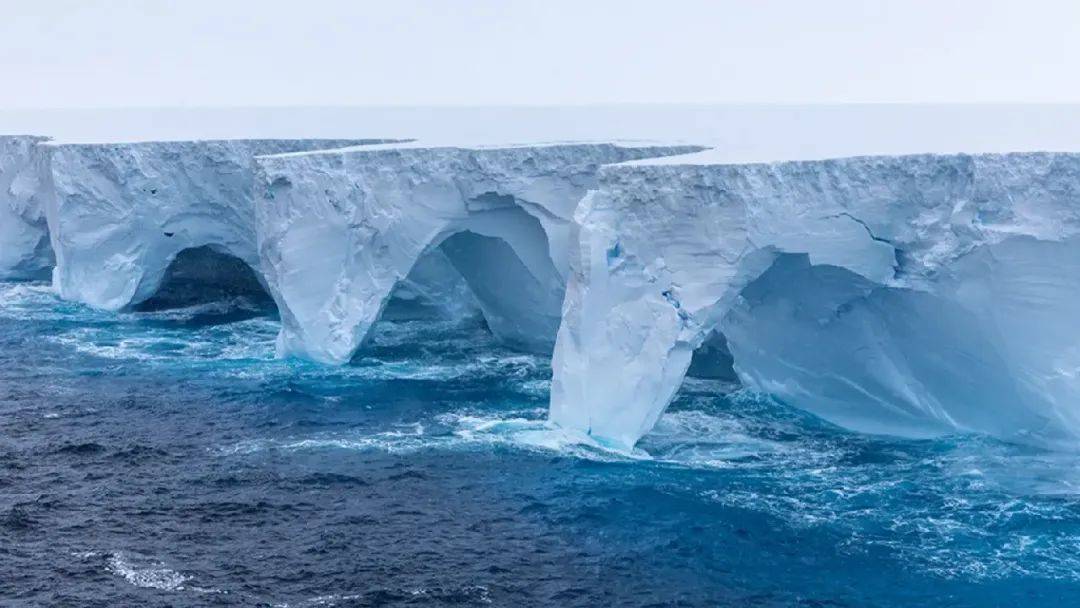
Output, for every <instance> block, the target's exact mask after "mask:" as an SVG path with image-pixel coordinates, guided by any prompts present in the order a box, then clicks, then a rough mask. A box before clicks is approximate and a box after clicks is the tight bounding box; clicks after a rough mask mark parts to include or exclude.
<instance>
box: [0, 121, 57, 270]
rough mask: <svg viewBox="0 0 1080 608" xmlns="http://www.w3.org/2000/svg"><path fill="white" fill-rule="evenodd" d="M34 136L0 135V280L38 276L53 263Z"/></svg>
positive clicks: (39, 157) (41, 139) (38, 157)
mask: <svg viewBox="0 0 1080 608" xmlns="http://www.w3.org/2000/svg"><path fill="white" fill-rule="evenodd" d="M46 139H47V138H45V137H39V136H34V135H9V136H0V280H11V279H40V278H42V277H43V276H45V275H47V273H48V270H49V269H50V268H51V267H52V264H53V255H52V249H51V248H50V247H49V233H48V227H47V226H46V222H45V213H44V209H43V204H42V192H41V184H40V180H39V179H38V176H39V171H40V165H41V163H42V161H43V158H42V151H41V149H40V147H39V146H38V144H39V143H41V142H43V141H45V140H46Z"/></svg>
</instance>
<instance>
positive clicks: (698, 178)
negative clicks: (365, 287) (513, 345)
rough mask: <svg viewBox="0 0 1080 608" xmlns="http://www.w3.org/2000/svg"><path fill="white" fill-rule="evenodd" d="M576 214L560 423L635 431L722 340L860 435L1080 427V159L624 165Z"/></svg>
mask: <svg viewBox="0 0 1080 608" xmlns="http://www.w3.org/2000/svg"><path fill="white" fill-rule="evenodd" d="M574 219H575V222H576V223H577V225H578V226H579V229H578V236H577V238H576V239H575V240H574V241H573V242H572V243H571V253H570V257H569V267H570V272H569V283H568V286H567V292H566V299H565V303H564V306H563V313H562V322H561V325H560V328H559V331H558V337H557V341H556V346H555V351H554V355H553V360H552V368H553V382H552V391H551V406H550V418H551V420H552V421H553V423H555V424H556V425H558V426H561V427H563V428H565V429H568V430H571V431H574V432H581V433H586V434H588V435H590V436H592V437H593V438H594V439H596V440H599V441H601V442H605V443H608V444H611V445H614V446H618V447H621V448H629V447H631V446H633V445H634V444H635V443H636V442H637V440H638V439H639V438H640V437H641V436H643V435H644V434H645V433H647V432H648V431H649V430H650V429H651V428H652V427H653V425H654V424H655V423H656V422H657V420H658V419H659V418H660V416H661V415H662V414H663V412H664V410H665V408H667V406H668V405H669V404H670V402H671V401H672V399H673V398H674V396H675V394H676V392H677V391H678V389H679V386H680V384H681V382H682V380H683V377H684V376H685V374H686V372H687V368H688V367H689V366H690V362H691V357H692V355H693V353H694V352H695V350H697V349H699V348H700V347H701V346H702V345H703V344H704V343H705V342H706V340H710V336H718V335H719V336H722V337H723V341H724V342H726V346H727V349H728V351H729V353H730V356H731V358H732V359H733V370H734V372H735V373H736V375H737V376H738V378H739V380H740V381H741V382H742V384H743V385H744V386H746V387H747V388H749V389H752V390H758V391H762V392H765V393H769V394H771V395H773V396H775V397H777V398H779V399H781V400H783V401H785V402H787V403H789V404H791V405H794V406H796V407H799V408H803V409H805V410H808V411H810V412H813V413H814V414H816V415H818V416H820V417H821V418H823V419H825V420H827V421H830V422H833V423H836V424H838V425H840V426H843V427H846V428H849V429H853V430H856V431H862V432H869V433H882V434H892V435H900V436H908V437H929V436H936V435H941V434H947V433H953V432H969V431H972V432H980V433H987V434H990V435H993V436H997V437H1002V438H1006V439H1010V440H1017V441H1023V442H1035V443H1039V444H1051V445H1068V446H1075V444H1076V443H1075V442H1076V440H1077V438H1078V437H1080V315H1077V314H1076V304H1075V303H1076V302H1077V301H1080V155H1075V154H1066V153H1016V154H986V155H964V154H959V155H915V156H894V157H856V158H845V159H836V160H823V161H801V162H778V163H763V164H715V163H712V162H710V161H709V159H708V157H707V156H705V155H691V156H685V157H675V158H666V159H660V160H648V161H638V162H630V163H623V164H618V165H612V166H607V167H603V168H601V169H600V171H599V175H598V185H597V187H596V188H595V189H593V190H592V191H590V192H589V193H588V194H587V195H586V196H585V197H584V199H583V200H582V202H581V204H580V205H579V207H578V209H577V211H576V213H575V216H574ZM710 341H715V338H712V339H711V340H710Z"/></svg>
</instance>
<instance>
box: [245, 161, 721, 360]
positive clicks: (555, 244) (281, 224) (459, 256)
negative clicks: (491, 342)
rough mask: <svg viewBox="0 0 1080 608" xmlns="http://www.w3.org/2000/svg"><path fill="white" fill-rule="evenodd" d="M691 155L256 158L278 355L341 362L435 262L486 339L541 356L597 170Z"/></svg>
mask: <svg viewBox="0 0 1080 608" xmlns="http://www.w3.org/2000/svg"><path fill="white" fill-rule="evenodd" d="M700 149H701V148H700V147H689V146H675V147H648V146H640V147H626V146H616V145H612V144H567V145H548V146H528V147H490V148H461V147H434V148H428V147H423V146H418V145H404V146H390V147H385V146H383V147H378V148H377V149H364V148H357V149H350V150H341V151H332V152H313V153H306V154H285V155H277V156H265V157H260V158H258V159H257V161H256V165H257V169H256V196H257V197H258V198H259V199H260V200H259V201H258V204H257V205H256V207H257V211H258V213H257V220H256V221H257V224H258V231H257V232H258V235H259V253H260V256H261V263H262V270H263V273H264V275H265V277H266V279H267V284H268V286H269V289H270V292H271V294H272V295H273V296H274V299H275V300H276V302H277V305H278V310H279V312H280V314H281V320H282V330H281V334H280V336H279V340H278V350H279V354H281V355H283V356H285V355H297V356H302V357H306V358H310V359H313V360H315V361H320V362H325V363H333V364H341V363H345V362H347V361H349V359H350V358H351V357H352V356H353V354H354V353H355V352H356V350H357V349H358V348H359V347H360V346H361V345H362V343H363V341H364V339H365V337H366V336H367V334H368V330H369V329H370V327H371V325H372V323H374V322H375V321H376V320H377V319H378V318H379V315H380V314H381V313H382V311H383V309H384V307H385V305H386V303H387V301H388V300H389V298H390V296H391V295H392V293H393V292H394V290H395V288H397V287H398V285H399V283H400V282H401V281H403V280H404V279H405V278H406V277H407V276H409V274H410V272H411V271H412V270H413V268H414V266H415V265H416V264H417V262H418V260H421V259H422V258H424V257H425V256H427V255H430V254H431V253H432V252H435V251H439V252H441V254H442V255H444V256H446V257H447V258H448V259H449V260H450V262H451V263H452V264H453V266H454V267H455V268H457V270H458V271H459V272H460V273H461V275H463V276H464V278H465V281H466V282H467V283H468V285H469V287H470V289H471V291H472V292H473V294H474V295H475V296H476V300H477V302H478V303H479V306H480V309H481V311H482V313H483V315H484V318H485V320H486V321H487V323H488V326H489V327H490V328H491V330H492V331H493V332H494V333H495V335H496V336H498V337H499V338H500V339H501V340H503V341H504V342H505V343H507V344H510V345H511V346H515V347H518V348H520V349H522V350H528V351H536V352H550V351H551V348H552V347H553V344H554V339H555V334H556V331H557V327H558V323H559V319H560V314H561V308H562V301H563V293H564V290H565V284H566V276H567V264H568V259H567V254H568V253H569V244H570V242H571V241H572V240H573V234H572V233H573V230H574V226H573V223H572V221H571V218H572V216H573V213H574V209H575V207H576V206H577V204H578V202H579V201H580V200H581V198H582V196H583V195H584V194H585V192H586V191H588V190H589V189H590V188H593V187H595V186H596V173H597V171H598V170H599V168H600V167H601V166H602V165H604V164H608V163H617V162H622V161H626V160H632V159H636V158H643V157H647V156H657V155H663V154H680V153H686V152H689V151H694V150H700Z"/></svg>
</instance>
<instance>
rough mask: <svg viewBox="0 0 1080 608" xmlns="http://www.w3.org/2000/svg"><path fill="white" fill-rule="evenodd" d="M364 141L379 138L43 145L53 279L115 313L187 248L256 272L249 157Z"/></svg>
mask: <svg viewBox="0 0 1080 608" xmlns="http://www.w3.org/2000/svg"><path fill="white" fill-rule="evenodd" d="M368 143H378V140H226V141H174V142H144V143H128V144H46V145H44V146H42V147H43V148H44V149H45V150H46V151H47V153H48V157H49V158H48V162H47V163H44V164H43V165H42V174H41V176H40V178H41V180H42V182H43V183H45V184H46V189H47V190H48V194H47V196H45V211H46V216H47V218H48V227H49V232H50V238H51V241H52V248H53V250H54V252H55V254H56V268H55V269H54V271H53V285H54V287H55V288H56V289H57V291H58V293H59V294H60V296H61V297H63V298H65V299H68V300H75V301H79V302H83V303H85V304H89V305H91V306H95V307H98V308H104V309H108V310H117V309H121V308H124V307H126V306H129V305H132V304H137V303H139V302H141V301H143V300H145V299H147V298H149V297H150V296H152V295H153V294H154V292H155V291H157V289H158V287H159V285H160V283H161V281H162V278H163V277H164V276H165V272H166V269H167V268H168V266H169V264H170V263H171V262H172V260H173V259H174V258H175V257H176V255H177V254H179V253H180V252H181V251H183V250H185V249H189V248H195V247H203V246H209V247H212V248H214V249H215V250H218V251H220V252H221V253H226V254H228V255H232V256H234V257H236V258H239V259H240V260H242V261H244V262H246V263H247V264H248V265H250V266H252V267H253V268H255V269H258V254H257V251H256V247H255V222H254V208H253V202H252V196H251V186H252V171H251V166H252V158H253V157H254V156H255V155H257V154H276V153H284V152H296V151H304V150H313V149H320V148H335V147H345V146H354V145H358V144H368Z"/></svg>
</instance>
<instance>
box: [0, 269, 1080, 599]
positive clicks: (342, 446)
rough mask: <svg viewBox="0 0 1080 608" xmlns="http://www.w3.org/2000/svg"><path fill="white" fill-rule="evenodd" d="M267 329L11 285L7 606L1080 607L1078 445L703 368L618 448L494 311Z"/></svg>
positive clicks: (253, 317) (3, 468)
mask: <svg viewBox="0 0 1080 608" xmlns="http://www.w3.org/2000/svg"><path fill="white" fill-rule="evenodd" d="M276 331H277V322H276V320H275V319H274V317H273V315H272V311H268V310H266V309H265V307H263V306H260V305H256V304H254V303H252V302H249V301H247V300H244V299H242V298H241V299H233V300H227V301H223V302H218V303H214V304H202V305H198V306H194V307H189V308H185V309H180V310H168V311H158V312H145V313H129V314H118V315H116V314H107V313H99V312H94V311H91V310H89V309H86V308H84V307H81V306H76V305H72V304H68V303H63V302H60V301H58V300H56V298H55V297H54V296H53V295H52V293H51V292H50V290H49V289H48V287H47V286H45V285H40V284H13V283H9V284H0V359H2V361H0V600H2V601H0V604H2V605H5V606H7V605H13V606H19V605H49V606H175V605H190V606H253V605H263V606H407V605H417V606H421V605H422V606H444V605H445V606H484V605H493V606H668V605H672V606H713V605H749V606H787V605H799V606H901V605H904V606H909V605H934V604H940V605H950V606H1012V605H1024V606H1060V605H1073V604H1076V603H1077V602H1080V457H1078V456H1077V455H1072V454H1056V453H1050V452H1041V451H1037V450H1033V449H1031V448H1025V447H1018V446H1010V445H1005V444H1001V443H995V442H993V441H990V440H987V439H980V438H954V439H950V440H941V441H901V440H892V439H884V438H873V437H865V436H858V435H853V434H849V433H845V432H843V431H840V430H837V429H835V428H832V427H830V426H828V425H825V424H823V423H821V422H819V421H817V420H815V419H813V418H811V417H809V416H806V415H803V414H800V413H798V412H796V411H793V410H791V409H789V408H787V407H785V406H783V405H782V404H777V403H773V402H771V401H769V400H768V399H767V398H764V397H762V396H757V395H751V394H745V393H741V392H734V393H731V394H727V395H726V396H725V395H724V394H723V393H725V392H727V391H728V389H730V387H727V386H724V385H721V384H718V383H716V382H708V381H702V380H691V381H689V382H688V383H687V385H686V386H685V387H684V389H683V391H682V393H681V395H680V397H679V399H678V401H677V403H676V404H675V406H674V407H673V409H672V411H671V412H670V413H669V414H668V415H667V416H666V417H665V418H664V420H663V421H662V422H661V424H660V426H659V427H658V429H657V430H656V431H655V432H654V433H653V434H652V435H651V436H649V437H647V438H646V439H645V440H644V441H643V442H642V445H641V446H640V447H641V449H640V451H639V452H638V453H635V454H630V455H626V454H617V453H611V452H607V451H604V450H603V449H600V448H595V447H588V446H580V445H575V444H573V443H570V442H568V441H567V440H566V439H565V438H564V437H563V436H562V435H560V434H559V433H557V432H556V431H553V430H550V429H548V428H547V427H546V426H545V425H544V422H543V420H544V414H545V406H546V401H547V393H548V379H549V377H550V368H549V366H548V363H547V362H546V361H545V360H544V359H543V358H539V357H533V356H528V355H521V354H517V353H513V352H509V351H505V350H502V349H500V348H499V347H497V346H496V345H495V344H494V343H493V341H492V340H491V339H490V337H489V336H488V334H487V333H486V331H485V330H484V328H483V327H482V326H481V325H479V324H478V323H475V322H464V323H456V324H455V323H445V322H436V321H423V322H420V321H411V322H382V323H380V325H379V326H377V332H376V333H377V336H376V338H375V340H374V341H373V343H372V344H371V346H370V347H369V348H368V349H367V350H366V351H365V353H364V355H363V356H362V357H360V358H358V359H357V360H356V361H354V363H353V364H352V365H351V366H348V367H345V368H341V369H330V368H324V367H318V366H314V365H309V364H304V363H300V362H281V361H276V360H274V359H273V357H272V354H273V340H274V336H275V334H276Z"/></svg>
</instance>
